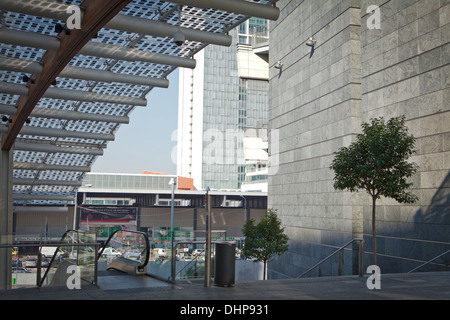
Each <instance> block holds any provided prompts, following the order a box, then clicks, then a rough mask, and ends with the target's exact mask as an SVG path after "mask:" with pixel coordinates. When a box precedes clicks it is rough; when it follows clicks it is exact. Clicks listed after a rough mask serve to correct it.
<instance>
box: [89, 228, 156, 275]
mask: <svg viewBox="0 0 450 320" xmlns="http://www.w3.org/2000/svg"><path fill="white" fill-rule="evenodd" d="M118 232H125V233H136V234H138V235H141V236H143V237H144V240H145V246H146V249H147V250H146V253H145V257H144V262H143V263H142V264H140V265H139V266H138V267H145V266H146V265H147V264H148V260H149V258H150V250H151V249H150V241H149V240H148V235H147V233H145V232H141V231H133V230H116V231H114V232H113V233H111V235H110V236H109V238H108V240H106V242H105V245H104V246H103V248H102V249H101V250H100V252H99V253H98V255H97V260H98V259H100V257H101V256H102V254H103V251H104V250H105V249H106V247H107V246H108V244H109V242H110V241H111V239H112V238H113V236H115V235H116V233H118Z"/></svg>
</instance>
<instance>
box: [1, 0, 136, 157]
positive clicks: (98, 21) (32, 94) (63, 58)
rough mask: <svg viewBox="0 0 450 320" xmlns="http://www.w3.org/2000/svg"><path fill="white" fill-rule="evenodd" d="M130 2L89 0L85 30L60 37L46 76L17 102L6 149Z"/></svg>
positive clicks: (45, 66) (49, 56)
mask: <svg viewBox="0 0 450 320" xmlns="http://www.w3.org/2000/svg"><path fill="white" fill-rule="evenodd" d="M129 2H130V0H115V1H112V0H85V1H83V6H84V8H85V10H84V17H83V20H82V23H81V29H74V30H72V32H70V35H67V34H65V33H64V32H62V33H61V34H60V37H61V40H60V46H59V47H58V49H57V50H56V51H53V50H49V51H47V52H46V53H45V54H44V56H43V58H42V61H41V62H42V73H41V74H39V75H37V76H36V78H35V81H34V83H30V85H29V87H28V93H27V95H26V96H22V97H20V98H19V100H18V102H17V114H16V116H13V117H12V123H11V124H10V125H9V126H8V133H7V134H5V135H3V136H2V150H11V148H12V147H13V145H14V142H15V140H16V137H17V135H18V134H19V132H20V130H21V129H22V126H23V125H24V123H25V121H26V120H27V118H28V117H29V116H30V114H31V111H32V110H33V108H34V107H35V106H36V104H37V103H38V102H39V100H40V99H41V97H42V96H43V95H44V93H45V92H46V91H47V89H48V88H49V86H50V85H51V83H52V82H53V81H54V80H55V79H56V77H57V76H58V75H59V73H60V72H61V71H62V70H63V69H64V68H65V66H66V65H67V64H68V63H69V62H70V60H72V58H73V57H74V56H75V55H76V54H77V53H78V52H79V51H80V49H82V48H83V47H84V46H85V45H86V44H87V43H88V42H89V40H91V39H92V37H93V36H95V35H96V34H97V32H98V31H100V29H101V28H103V27H104V25H105V24H106V23H107V22H108V21H110V20H111V19H112V18H113V17H114V16H115V15H117V14H118V13H119V12H120V11H121V10H122V9H123V8H124V7H125V6H126V5H127V4H128V3H129Z"/></svg>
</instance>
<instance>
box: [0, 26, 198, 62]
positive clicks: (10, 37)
mask: <svg viewBox="0 0 450 320" xmlns="http://www.w3.org/2000/svg"><path fill="white" fill-rule="evenodd" d="M0 42H3V43H9V44H15V45H18V46H25V47H32V48H38V49H45V50H57V49H58V47H59V40H58V39H57V38H56V37H50V36H46V35H42V34H37V33H32V32H24V31H17V30H12V29H5V28H0ZM78 53H79V54H85V55H88V56H95V57H102V58H107V59H117V60H124V61H131V62H136V61H142V62H150V63H156V64H164V65H169V66H175V67H182V68H191V69H193V68H195V65H196V61H195V60H194V59H191V58H182V57H178V56H171V55H167V54H161V53H155V52H147V51H142V50H138V49H134V48H125V47H120V46H115V45H112V44H105V43H98V42H89V43H86V45H85V46H84V47H83V48H82V49H80V50H79V52H78Z"/></svg>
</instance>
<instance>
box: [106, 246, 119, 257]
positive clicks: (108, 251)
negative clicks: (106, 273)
mask: <svg viewBox="0 0 450 320" xmlns="http://www.w3.org/2000/svg"><path fill="white" fill-rule="evenodd" d="M121 255H122V253H121V252H120V251H118V250H116V249H114V248H105V250H103V253H102V257H104V258H106V257H108V258H115V257H120V256H121Z"/></svg>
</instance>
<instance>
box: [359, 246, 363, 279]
mask: <svg viewBox="0 0 450 320" xmlns="http://www.w3.org/2000/svg"><path fill="white" fill-rule="evenodd" d="M358 242H359V243H358V248H359V249H358V275H359V276H360V277H362V276H363V254H364V251H363V240H359V241H358Z"/></svg>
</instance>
